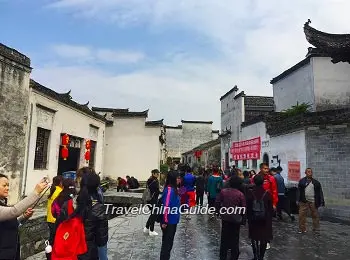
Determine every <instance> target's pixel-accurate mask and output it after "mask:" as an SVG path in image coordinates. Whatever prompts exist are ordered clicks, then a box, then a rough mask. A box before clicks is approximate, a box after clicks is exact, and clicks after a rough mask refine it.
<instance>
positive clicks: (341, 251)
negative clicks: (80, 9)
mask: <svg viewBox="0 0 350 260" xmlns="http://www.w3.org/2000/svg"><path fill="white" fill-rule="evenodd" d="M146 221H147V216H123V217H117V218H114V219H112V220H110V222H109V224H110V241H109V260H145V259H152V260H153V259H159V253H160V247H161V230H160V227H159V225H157V226H156V231H157V232H158V233H159V236H158V237H149V236H148V235H145V234H143V232H142V230H143V227H144V223H146ZM310 224H311V223H310ZM321 225H322V226H321V233H320V235H315V234H313V233H312V232H310V233H307V234H304V235H300V234H297V232H296V231H297V222H295V223H291V222H289V221H287V220H286V221H285V222H275V223H274V236H275V238H274V240H273V242H272V244H271V246H272V248H271V249H270V250H268V251H267V256H266V259H267V260H279V259H290V260H304V259H307V260H314V259H318V260H343V259H344V260H345V259H349V257H348V256H349V255H350V242H349V236H350V226H347V225H343V224H339V223H331V222H326V221H322V222H321ZM309 226H310V225H309ZM219 241H220V221H219V220H211V219H209V218H208V216H206V215H197V216H192V218H191V219H190V220H186V219H185V218H182V219H181V223H180V224H179V226H178V231H177V233H176V237H175V242H174V249H173V254H172V258H171V259H191V260H194V259H198V260H205V259H208V260H215V259H218V254H219ZM248 243H249V241H248V239H247V230H246V228H243V229H242V232H241V256H240V260H243V259H244V260H245V259H251V256H252V252H251V249H250V246H249V244H248ZM29 259H31V260H34V259H35V260H39V259H45V258H43V257H40V255H37V256H34V257H33V258H29ZM29 259H28V260H29Z"/></svg>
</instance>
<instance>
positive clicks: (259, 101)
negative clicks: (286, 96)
mask: <svg viewBox="0 0 350 260" xmlns="http://www.w3.org/2000/svg"><path fill="white" fill-rule="evenodd" d="M244 105H245V106H248V107H250V106H252V107H264V106H267V107H273V106H274V101H273V97H264V96H245V98H244Z"/></svg>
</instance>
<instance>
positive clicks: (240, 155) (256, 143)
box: [231, 136, 261, 161]
mask: <svg viewBox="0 0 350 260" xmlns="http://www.w3.org/2000/svg"><path fill="white" fill-rule="evenodd" d="M260 153H261V139H260V136H259V137H256V138H253V139H249V140H244V141H240V142H233V143H232V147H231V154H232V158H233V160H235V161H237V160H259V159H260Z"/></svg>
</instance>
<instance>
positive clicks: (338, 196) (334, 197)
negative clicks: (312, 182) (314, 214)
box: [306, 125, 350, 219]
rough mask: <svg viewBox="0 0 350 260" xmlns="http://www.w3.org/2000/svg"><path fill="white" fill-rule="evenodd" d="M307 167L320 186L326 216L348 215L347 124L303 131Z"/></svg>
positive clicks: (349, 164) (349, 162)
mask: <svg viewBox="0 0 350 260" xmlns="http://www.w3.org/2000/svg"><path fill="white" fill-rule="evenodd" d="M306 148H307V149H306V157H307V159H306V160H307V165H308V167H311V168H313V170H314V177H315V178H316V179H318V180H319V181H320V182H321V184H322V187H323V192H324V196H325V202H326V208H325V209H322V211H321V213H322V214H323V215H325V216H331V217H338V218H342V219H349V218H350V128H349V127H347V125H335V126H327V127H323V128H321V129H320V128H319V127H313V128H309V129H308V130H307V131H306Z"/></svg>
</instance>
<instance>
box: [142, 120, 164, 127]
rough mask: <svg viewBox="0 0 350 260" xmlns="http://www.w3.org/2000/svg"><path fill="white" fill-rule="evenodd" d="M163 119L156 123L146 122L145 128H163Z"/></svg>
mask: <svg viewBox="0 0 350 260" xmlns="http://www.w3.org/2000/svg"><path fill="white" fill-rule="evenodd" d="M163 121H164V119H161V120H156V121H146V122H145V125H146V126H163Z"/></svg>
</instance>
